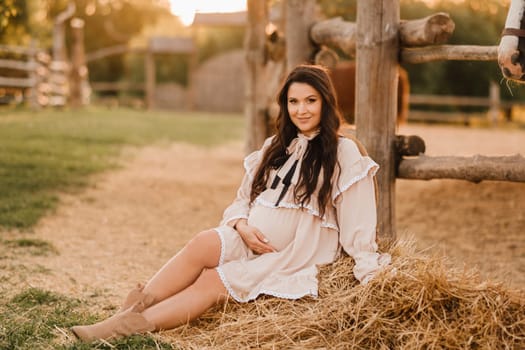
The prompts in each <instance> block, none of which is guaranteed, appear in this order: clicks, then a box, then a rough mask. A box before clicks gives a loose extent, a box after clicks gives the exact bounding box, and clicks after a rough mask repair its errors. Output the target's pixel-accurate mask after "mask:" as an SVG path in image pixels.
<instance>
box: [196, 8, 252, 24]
mask: <svg viewBox="0 0 525 350" xmlns="http://www.w3.org/2000/svg"><path fill="white" fill-rule="evenodd" d="M246 18H247V13H246V11H242V12H229V13H200V12H197V13H196V14H195V17H194V19H193V23H192V25H193V26H238V27H244V26H245V25H246V22H247V20H246Z"/></svg>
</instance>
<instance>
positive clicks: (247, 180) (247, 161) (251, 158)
mask: <svg viewBox="0 0 525 350" xmlns="http://www.w3.org/2000/svg"><path fill="white" fill-rule="evenodd" d="M271 140H272V137H269V138H267V139H266V140H265V141H264V144H263V146H262V147H261V149H259V150H257V151H255V152H252V153H250V154H249V155H248V156H247V157H246V158H244V170H245V174H244V178H243V179H242V182H241V186H240V187H239V189H238V190H237V196H236V197H235V199H234V201H233V202H232V203H231V204H230V205H229V206H228V207H227V208H226V210H224V213H223V216H222V221H221V225H230V226H234V225H235V223H236V222H237V220H239V219H247V218H248V213H249V211H250V191H251V188H252V182H253V178H254V176H255V172H256V171H257V168H258V167H259V164H260V162H261V160H262V156H263V154H264V152H265V150H266V148H267V147H268V146H269V145H270V143H271Z"/></svg>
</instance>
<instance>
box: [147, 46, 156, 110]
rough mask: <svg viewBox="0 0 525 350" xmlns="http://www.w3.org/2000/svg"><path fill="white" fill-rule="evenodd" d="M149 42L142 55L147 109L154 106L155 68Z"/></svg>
mask: <svg viewBox="0 0 525 350" xmlns="http://www.w3.org/2000/svg"><path fill="white" fill-rule="evenodd" d="M151 46H152V45H151V42H150V43H149V44H148V48H147V49H146V52H145V57H144V72H145V80H146V82H145V85H146V86H145V95H146V107H147V108H148V109H153V108H155V85H156V81H155V79H156V77H155V75H156V70H155V53H154V52H153V49H152V47H151Z"/></svg>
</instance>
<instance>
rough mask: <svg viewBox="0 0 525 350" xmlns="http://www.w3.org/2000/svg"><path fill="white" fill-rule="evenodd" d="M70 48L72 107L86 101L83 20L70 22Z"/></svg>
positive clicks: (86, 74)
mask: <svg viewBox="0 0 525 350" xmlns="http://www.w3.org/2000/svg"><path fill="white" fill-rule="evenodd" d="M70 25H71V29H72V33H71V34H72V35H71V37H72V41H73V42H72V48H71V73H70V89H71V91H70V102H71V106H73V107H80V106H83V105H85V104H87V99H88V96H87V95H88V94H89V92H88V90H89V88H88V79H87V78H88V70H87V66H86V55H85V51H84V20H83V19H80V18H73V19H72V20H71V24H70Z"/></svg>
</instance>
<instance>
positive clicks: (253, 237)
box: [235, 219, 276, 254]
mask: <svg viewBox="0 0 525 350" xmlns="http://www.w3.org/2000/svg"><path fill="white" fill-rule="evenodd" d="M235 230H237V232H238V233H239V235H240V236H241V238H242V240H243V241H244V243H245V244H246V245H247V246H248V248H250V249H251V250H252V251H253V252H254V253H255V254H264V253H272V252H275V251H276V249H275V248H274V247H273V246H272V245H271V244H270V242H269V241H268V239H267V238H266V237H265V236H264V235H263V234H262V232H261V231H259V229H257V227H254V226H250V225H248V221H247V220H246V219H240V220H239V221H237V223H236V224H235Z"/></svg>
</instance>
